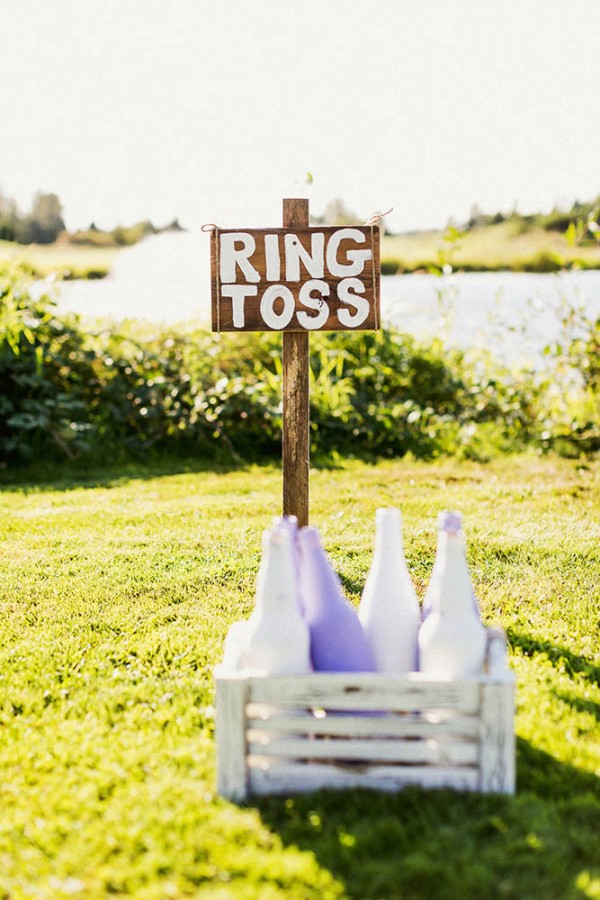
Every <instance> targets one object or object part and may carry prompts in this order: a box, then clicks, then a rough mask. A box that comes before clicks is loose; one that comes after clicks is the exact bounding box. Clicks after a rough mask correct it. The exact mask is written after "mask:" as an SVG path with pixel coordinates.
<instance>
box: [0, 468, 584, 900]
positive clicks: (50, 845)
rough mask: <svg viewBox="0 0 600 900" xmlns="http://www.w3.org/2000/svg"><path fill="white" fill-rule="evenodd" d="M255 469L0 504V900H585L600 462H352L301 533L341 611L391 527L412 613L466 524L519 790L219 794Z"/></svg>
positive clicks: (79, 484) (337, 472)
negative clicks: (225, 678) (450, 520)
mask: <svg viewBox="0 0 600 900" xmlns="http://www.w3.org/2000/svg"><path fill="white" fill-rule="evenodd" d="M280 493H281V478H280V473H279V471H278V470H277V469H276V468H273V467H252V468H248V469H246V470H235V471H229V472H227V471H222V472H217V471H193V470H191V469H190V470H189V471H177V470H175V469H172V470H170V471H169V470H166V469H165V470H162V471H161V470H158V469H156V470H133V469H120V470H109V469H107V470H105V471H101V472H89V473H87V476H86V477H85V478H80V479H76V478H69V477H68V476H65V477H64V478H62V479H61V478H57V479H55V480H54V481H52V482H48V483H45V484H34V483H23V484H16V483H12V484H5V486H4V488H3V490H2V494H1V495H0V533H1V535H2V544H1V548H2V555H1V561H0V605H1V611H2V615H1V618H0V635H1V641H0V808H1V811H2V812H1V815H0V897H3V898H10V900H16V898H26V897H27V898H30V897H33V898H36V900H38V898H52V900H53V898H63V897H82V898H101V897H107V896H116V897H119V896H124V897H130V896H131V897H139V898H144V900H152V898H157V900H158V898H179V897H202V898H211V900H212V898H217V900H219V898H257V900H258V898H260V900H269V898H286V900H287V898H298V900H306V898H320V900H322V898H338V897H347V898H355V900H364V898H373V900H375V898H378V900H393V898H423V900H425V898H427V900H431V898H448V900H450V898H452V900H456V898H461V900H462V898H496V897H519V898H533V897H535V898H543V900H562V898H586V897H587V898H594V897H595V898H597V897H600V839H599V835H600V794H599V791H598V785H599V782H598V774H599V771H598V767H599V758H600V752H599V730H598V713H599V711H600V689H599V679H598V675H599V662H598V647H599V641H598V637H599V629H598V616H599V584H600V549H599V547H600V544H599V537H600V525H599V521H600V516H599V511H600V463H598V462H586V463H584V462H578V461H573V460H559V459H554V458H538V457H536V456H529V457H517V458H513V459H503V460H501V461H497V462H493V463H489V464H487V465H480V464H475V463H458V462H454V461H442V462H436V463H416V462H412V461H401V460H400V461H396V462H387V463H382V464H379V465H373V466H369V465H365V464H360V463H348V464H347V465H346V466H344V467H340V468H337V469H321V470H318V471H314V472H313V473H312V474H311V499H312V507H311V518H312V524H314V525H316V526H317V527H318V529H319V530H320V532H321V535H322V537H323V541H324V544H325V546H326V548H327V550H328V552H329V554H330V557H331V559H332V561H333V562H334V564H335V566H336V568H337V570H338V572H339V573H340V575H341V577H342V580H343V583H344V586H345V589H346V591H347V593H348V596H349V597H350V598H351V599H352V600H353V601H354V602H358V599H359V596H360V591H361V589H362V586H363V584H364V580H365V576H366V573H367V570H368V567H369V565H370V562H371V555H372V548H373V538H374V513H375V509H376V508H377V507H378V506H389V505H392V506H399V507H400V508H401V509H402V512H403V515H404V534H405V545H406V555H407V559H408V563H409V568H410V570H411V572H412V574H413V577H414V580H415V584H416V587H417V590H418V593H419V595H420V596H421V597H422V595H423V591H424V588H425V586H426V584H427V580H428V577H429V573H430V571H431V566H432V562H433V555H434V552H435V541H436V534H435V521H436V517H437V514H438V512H439V511H440V510H442V509H445V508H452V509H458V510H460V511H461V512H463V514H464V517H465V528H466V532H467V537H468V542H469V543H468V559H469V563H470V566H471V571H472V576H473V580H474V583H475V586H476V591H477V594H478V596H479V599H480V603H481V608H482V614H483V618H484V620H485V622H486V623H487V624H492V623H493V624H500V625H503V626H504V627H505V628H506V629H507V632H508V635H509V641H510V663H511V665H512V667H513V668H514V670H515V672H516V675H517V716H516V731H517V737H518V744H517V754H518V755H517V795H516V796H515V797H500V796H485V797H482V796H477V795H466V794H459V793H454V792H451V791H429V792H426V791H422V790H419V789H414V788H411V789H409V790H406V791H403V792H400V793H398V794H377V793H370V792H367V791H361V790H356V791H354V790H353V791H349V792H334V791H323V792H319V793H317V794H312V795H306V796H295V797H292V796H290V797H275V798H266V799H262V800H260V801H256V802H254V801H252V802H250V803H249V804H247V805H246V806H236V805H234V804H232V803H229V802H226V801H224V800H222V799H220V798H219V797H217V796H216V793H215V770H214V760H215V745H214V730H213V728H214V684H213V676H212V671H213V666H214V665H215V663H217V662H218V661H219V660H220V658H221V654H222V648H223V639H224V636H225V634H226V632H227V629H228V628H229V626H230V624H231V623H232V622H233V621H234V620H236V619H239V618H242V617H246V616H247V615H248V614H249V612H250V611H251V609H252V605H253V592H254V585H255V578H256V572H257V568H258V563H259V552H260V550H259V548H260V540H261V532H262V530H263V529H264V528H266V527H268V526H269V525H270V522H271V519H272V517H273V516H274V515H276V514H278V513H279V511H280Z"/></svg>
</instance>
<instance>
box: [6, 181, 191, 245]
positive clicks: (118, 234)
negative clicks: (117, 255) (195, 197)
mask: <svg viewBox="0 0 600 900" xmlns="http://www.w3.org/2000/svg"><path fill="white" fill-rule="evenodd" d="M164 231H183V228H182V227H181V225H180V224H179V222H178V220H177V219H174V220H173V221H172V222H170V223H169V224H168V225H165V226H163V227H157V226H156V225H154V224H153V223H152V222H151V221H150V220H149V219H145V220H144V221H142V222H136V223H135V224H134V225H128V226H123V225H117V226H116V227H115V228H112V229H110V230H106V231H105V230H103V229H102V228H98V227H97V226H96V225H95V224H94V222H92V223H91V225H90V226H89V227H88V228H83V229H78V230H77V231H74V232H73V233H71V234H69V233H68V232H67V230H66V227H65V223H64V219H63V208H62V203H61V201H60V198H59V197H58V195H57V194H53V193H45V192H43V191H38V192H37V193H36V194H35V196H34V198H33V202H32V204H31V209H30V210H28V211H26V212H23V211H22V210H21V209H19V206H18V205H17V202H16V200H14V198H12V197H9V196H8V195H6V194H4V193H3V192H2V190H1V189H0V240H4V241H15V242H17V243H19V244H52V243H54V241H56V240H58V239H59V238H63V237H64V239H65V240H68V241H69V242H71V243H73V244H88V245H93V246H104V247H123V246H129V245H131V244H136V243H137V242H138V241H140V240H142V238H144V237H147V236H148V235H151V234H161V233H162V232H164Z"/></svg>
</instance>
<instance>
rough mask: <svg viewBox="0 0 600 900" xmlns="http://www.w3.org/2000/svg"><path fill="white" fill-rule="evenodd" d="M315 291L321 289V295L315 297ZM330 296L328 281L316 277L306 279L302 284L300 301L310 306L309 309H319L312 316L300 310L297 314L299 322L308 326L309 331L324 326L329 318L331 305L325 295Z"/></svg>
mask: <svg viewBox="0 0 600 900" xmlns="http://www.w3.org/2000/svg"><path fill="white" fill-rule="evenodd" d="M313 291H319V293H320V295H321V296H319V297H313V296H312V292H313ZM328 296H329V285H328V284H327V282H326V281H318V280H317V279H314V280H312V281H306V282H305V283H304V284H303V285H302V287H301V288H300V294H299V299H300V303H302V305H303V306H306V307H308V309H314V310H317V315H316V316H311V315H309V314H308V313H306V312H298V313H297V314H296V318H297V319H298V324H299V325H301V326H302V328H306V330H307V331H315V329H317V328H322V327H323V325H324V324H325V322H326V321H327V319H328V318H329V306H328V305H327V303H325V301H324V300H323V297H328Z"/></svg>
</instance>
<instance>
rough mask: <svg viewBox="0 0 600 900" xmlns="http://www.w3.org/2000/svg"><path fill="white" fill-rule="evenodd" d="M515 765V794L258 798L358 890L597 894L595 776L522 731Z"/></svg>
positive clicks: (361, 899)
mask: <svg viewBox="0 0 600 900" xmlns="http://www.w3.org/2000/svg"><path fill="white" fill-rule="evenodd" d="M517 771H518V792H517V794H516V796H514V797H506V796H499V795H478V794H461V793H456V792H453V791H450V790H432V791H425V790H421V789H418V788H414V787H410V788H407V789H405V790H403V791H401V792H399V793H397V794H386V793H376V792H371V791H366V790H349V791H343V792H338V791H328V790H324V791H319V792H316V793H313V794H306V795H294V796H288V797H267V798H261V799H260V800H258V801H255V802H253V804H252V805H253V806H254V807H255V808H257V809H258V811H259V813H260V816H261V818H262V820H263V822H264V823H265V825H266V826H267V827H268V828H269V829H271V830H272V831H274V832H276V833H277V834H278V835H279V836H280V838H281V840H282V841H283V843H284V844H285V845H295V846H297V847H299V848H300V849H303V850H306V851H308V852H311V853H313V854H314V856H315V857H316V859H317V860H318V862H319V864H320V865H321V866H323V867H324V868H326V869H328V870H329V871H330V872H331V873H332V874H333V875H334V876H335V877H336V878H337V879H338V880H339V881H340V882H342V884H343V886H344V889H345V894H344V896H346V897H349V898H354V900H394V898H412V900H421V898H422V900H438V898H439V900H456V898H461V900H464V898H477V900H479V898H484V897H513V898H528V900H529V898H531V897H556V898H558V897H565V898H566V897H573V898H577V897H582V898H583V897H585V896H588V894H587V893H586V892H585V889H584V886H585V881H586V879H589V877H591V876H589V875H586V872H593V869H594V865H595V864H597V861H598V856H597V822H598V815H599V814H600V798H599V796H598V793H597V791H598V780H597V779H596V778H595V777H594V776H593V775H590V774H588V773H585V772H581V771H579V770H577V769H574V768H573V767H571V766H568V765H563V764H561V763H559V762H557V761H556V760H555V759H554V758H553V757H551V756H549V755H548V754H546V753H544V752H542V751H540V750H538V749H537V748H535V747H533V746H531V745H530V744H529V743H527V742H526V741H523V740H519V741H518V749H517ZM582 885H583V886H582Z"/></svg>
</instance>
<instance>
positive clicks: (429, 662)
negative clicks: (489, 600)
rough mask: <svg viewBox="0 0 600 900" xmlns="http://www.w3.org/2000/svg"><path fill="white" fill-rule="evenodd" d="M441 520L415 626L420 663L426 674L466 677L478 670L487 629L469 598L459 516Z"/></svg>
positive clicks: (473, 602) (443, 676) (480, 666)
mask: <svg viewBox="0 0 600 900" xmlns="http://www.w3.org/2000/svg"><path fill="white" fill-rule="evenodd" d="M440 524H441V526H442V527H441V530H440V543H441V547H440V551H439V552H440V556H439V562H438V563H437V565H438V571H437V573H436V576H435V585H434V589H433V591H432V595H431V612H430V613H429V615H428V616H427V618H426V619H425V620H424V622H423V624H422V625H421V628H420V630H419V663H420V669H421V671H422V672H425V673H427V674H429V675H435V676H437V677H440V678H465V677H468V676H471V675H479V674H481V672H482V671H483V663H484V657H485V648H486V632H485V628H484V627H483V624H482V622H481V617H480V615H479V610H478V609H477V606H476V602H475V600H474V597H475V595H474V591H473V585H472V583H471V576H470V574H469V568H468V565H467V558H466V541H465V535H464V532H463V530H462V517H461V516H460V515H459V514H458V513H452V514H448V515H447V516H446V517H445V518H444V519H441V520H440Z"/></svg>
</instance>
